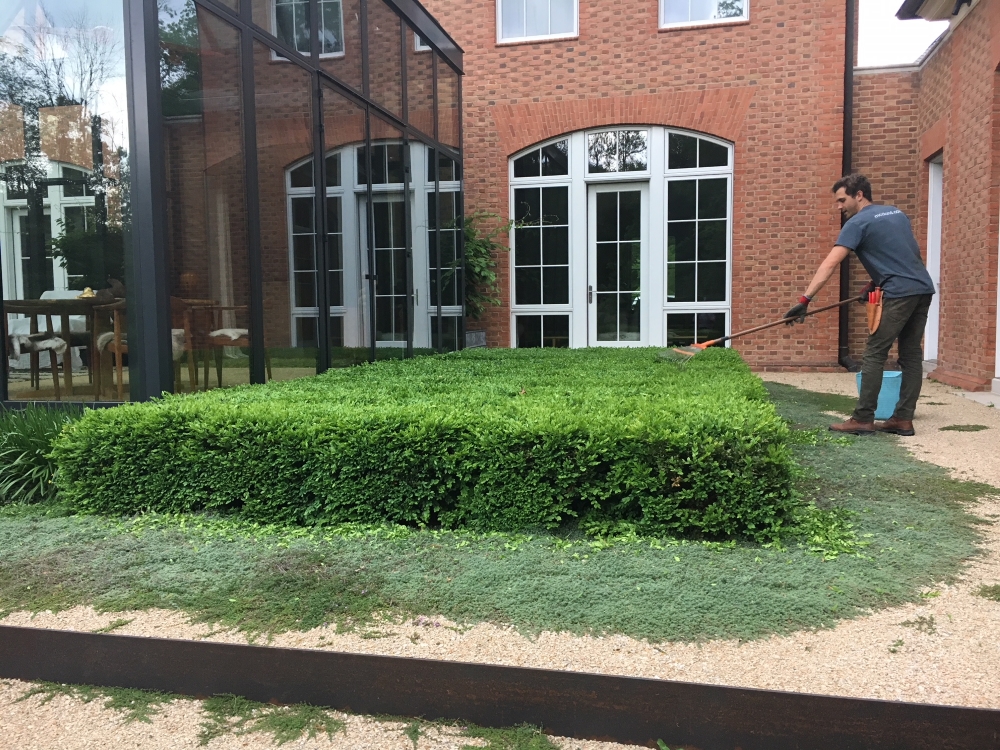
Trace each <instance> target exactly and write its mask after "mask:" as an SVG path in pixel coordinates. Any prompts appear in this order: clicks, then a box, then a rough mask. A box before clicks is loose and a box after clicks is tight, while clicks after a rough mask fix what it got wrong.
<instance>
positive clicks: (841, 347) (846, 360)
mask: <svg viewBox="0 0 1000 750" xmlns="http://www.w3.org/2000/svg"><path fill="white" fill-rule="evenodd" d="M844 25H845V27H846V28H845V35H844V148H843V163H842V164H841V174H842V175H849V174H850V173H851V171H852V170H853V165H852V161H853V157H854V39H855V28H856V26H857V5H856V0H847V13H846V23H845V24H844ZM841 221H843V217H841ZM850 286H851V258H850V256H848V257H847V258H844V260H843V261H842V262H841V264H840V300H841V302H843V301H844V300H846V299H847V298H848V297H850V296H851V291H850ZM850 319H851V314H850V305H844V306H843V307H841V308H840V311H839V318H838V331H837V340H838V352H837V362H838V363H839V364H840V366H841V367H844V368H846V369H847V371H848V372H857V371H858V370H860V369H861V366H860V365H859V364H858V363H857V361H855V360H854V358H853V357H851V343H850Z"/></svg>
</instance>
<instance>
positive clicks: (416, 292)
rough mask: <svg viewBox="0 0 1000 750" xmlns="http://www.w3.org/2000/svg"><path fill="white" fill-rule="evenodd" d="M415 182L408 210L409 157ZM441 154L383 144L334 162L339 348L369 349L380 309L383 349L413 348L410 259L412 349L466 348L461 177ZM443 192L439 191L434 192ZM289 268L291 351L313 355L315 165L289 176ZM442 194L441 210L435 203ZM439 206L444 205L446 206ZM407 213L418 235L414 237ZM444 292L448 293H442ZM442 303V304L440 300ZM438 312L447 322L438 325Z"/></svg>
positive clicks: (304, 164) (334, 307) (329, 166)
mask: <svg viewBox="0 0 1000 750" xmlns="http://www.w3.org/2000/svg"><path fill="white" fill-rule="evenodd" d="M406 148H409V158H410V166H411V172H410V174H411V178H410V179H411V182H410V186H409V187H410V194H409V205H406V203H405V201H406V196H405V191H404V188H405V183H404V169H405V164H406V159H405V149H406ZM434 153H435V151H434V150H433V149H429V148H427V147H425V146H424V145H423V144H419V143H415V142H411V143H410V144H409V145H408V146H406V145H404V144H403V143H401V142H398V141H381V142H379V141H376V142H374V143H372V146H371V153H370V154H369V153H368V152H367V151H366V149H365V147H364V145H360V144H358V145H350V146H344V147H342V148H340V149H338V150H337V151H334V152H331V153H329V154H327V156H326V183H327V184H326V189H325V201H326V203H325V207H324V210H325V212H326V214H325V223H326V229H327V235H328V239H329V241H328V247H329V251H330V253H329V255H330V262H329V268H328V283H329V298H330V320H331V324H330V331H331V343H332V345H333V346H337V347H341V346H343V347H359V346H365V345H366V343H367V341H368V340H369V339H368V334H367V331H369V330H370V329H369V325H371V324H372V323H371V321H370V317H371V312H370V311H371V309H372V307H373V308H374V313H375V318H374V328H375V331H374V332H375V339H376V344H377V345H378V346H380V347H401V346H405V345H406V339H407V330H406V325H407V324H406V304H407V295H408V291H407V272H408V265H407V263H408V260H407V257H408V254H409V255H410V256H411V257H412V278H411V279H410V283H411V284H412V288H413V289H412V291H413V315H414V318H413V342H414V346H415V347H416V348H418V349H431V348H434V349H436V348H437V347H438V331H439V329H440V332H441V342H442V346H443V348H445V349H457V348H458V335H459V331H460V330H461V325H460V321H461V315H462V298H461V296H460V295H461V283H460V275H459V273H458V265H459V257H460V254H459V249H460V245H459V242H460V239H461V238H460V236H459V235H460V232H461V223H460V222H461V215H462V206H461V182H460V180H461V175H460V174H459V169H458V165H457V164H456V163H455V162H454V161H452V160H451V159H450V158H448V157H447V156H445V155H443V154H441V155H440V156H439V160H438V165H437V171H436V172H435V164H434ZM369 165H370V168H371V175H370V178H371V179H370V182H371V186H370V189H371V200H372V222H371V228H372V237H371V248H370V251H371V255H372V256H373V258H374V266H375V267H374V275H375V284H374V305H373V306H370V305H369V297H368V295H369V294H370V286H369V284H368V283H367V281H366V277H367V275H368V274H369V273H370V271H369V243H368V231H369V229H368V222H367V218H366V217H367V214H366V202H367V200H368V190H369V185H368V183H369V174H368V171H369ZM436 186H437V187H438V188H439V190H438V191H437V192H436V191H435V187H436ZM285 188H286V198H287V206H286V213H287V216H288V259H289V271H290V275H291V278H290V280H289V281H290V286H291V294H290V304H291V317H292V331H291V335H292V342H293V346H296V347H301V346H314V345H315V343H314V342H315V341H316V337H317V330H318V326H317V317H318V316H319V307H318V290H317V283H318V281H319V274H320V272H319V263H318V254H317V246H316V225H317V222H316V221H315V215H314V214H315V209H314V205H315V192H316V191H315V189H314V188H313V163H312V159H311V158H308V159H305V160H303V161H300V162H297V163H295V164H292V165H291V166H290V167H288V169H287V170H286V175H285ZM438 195H440V201H438V198H437V196H438ZM439 204H440V205H439ZM407 211H409V221H410V226H411V227H412V231H411V232H410V233H409V234H408V233H407V226H406V222H407ZM439 289H440V294H439ZM439 297H440V299H439ZM439 313H440V321H439V320H438V317H439Z"/></svg>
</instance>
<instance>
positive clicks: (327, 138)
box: [315, 86, 369, 367]
mask: <svg viewBox="0 0 1000 750" xmlns="http://www.w3.org/2000/svg"><path fill="white" fill-rule="evenodd" d="M322 93H323V100H322V101H323V126H324V127H323V137H324V144H323V150H324V151H325V153H326V155H327V156H326V184H327V188H328V189H327V198H326V232H327V258H328V259H329V267H328V269H327V273H326V278H327V283H328V284H329V287H328V290H327V295H328V299H329V302H330V306H331V307H332V308H335V309H334V310H331V318H330V322H331V325H333V326H334V328H331V330H330V342H331V345H332V346H335V347H337V348H338V351H335V352H333V353H332V355H331V357H330V365H331V366H333V367H340V366H346V365H350V364H355V363H356V362H359V361H364V360H366V359H367V358H368V356H369V352H368V349H367V347H368V343H369V342H368V341H367V339H365V337H364V335H363V331H362V322H361V321H363V320H364V319H365V317H366V316H367V309H366V304H367V303H366V300H367V299H368V297H367V296H366V295H367V292H366V287H365V286H364V283H365V282H363V280H362V270H361V269H362V268H363V266H364V264H366V263H367V260H363V259H367V253H368V251H367V248H364V249H362V245H361V231H360V230H359V228H358V214H359V210H358V202H357V198H355V196H354V195H353V193H352V192H351V191H342V190H339V189H338V188H339V186H345V187H353V185H354V183H355V176H354V174H353V169H354V166H355V164H356V158H355V153H356V147H357V145H358V144H359V143H363V142H364V139H365V112H364V109H363V108H362V107H360V106H359V105H357V104H355V103H354V102H353V101H352V100H350V99H348V98H347V97H345V96H343V95H342V94H340V93H338V92H337V91H334V90H333V89H330V88H327V87H325V86H324V87H323V90H322ZM315 315H316V316H317V317H318V315H319V310H318V309H317V310H316V312H315ZM345 347H346V349H345Z"/></svg>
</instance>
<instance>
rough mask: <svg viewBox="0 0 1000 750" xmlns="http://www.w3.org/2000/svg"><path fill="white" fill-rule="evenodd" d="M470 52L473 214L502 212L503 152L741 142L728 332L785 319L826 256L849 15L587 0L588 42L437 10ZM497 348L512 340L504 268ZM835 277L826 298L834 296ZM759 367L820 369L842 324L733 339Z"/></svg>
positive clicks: (455, 2)
mask: <svg viewBox="0 0 1000 750" xmlns="http://www.w3.org/2000/svg"><path fill="white" fill-rule="evenodd" d="M426 5H427V7H428V9H429V10H430V11H431V13H432V14H434V16H435V17H437V18H439V19H441V21H442V23H444V25H445V27H446V28H447V29H448V31H449V33H450V34H451V35H452V36H453V37H454V38H455V39H456V41H457V42H458V43H459V45H460V46H462V47H463V49H465V51H466V52H465V71H466V76H465V79H464V81H463V96H464V147H465V165H466V171H465V174H466V195H467V205H468V208H469V209H470V210H475V209H480V210H486V211H493V212H496V213H499V214H501V215H507V214H508V206H507V202H508V181H507V174H508V172H507V163H508V158H509V157H510V156H511V155H512V154H513V153H514V152H516V151H518V150H520V149H522V148H524V147H526V146H529V145H531V144H532V143H535V142H537V141H539V140H542V139H544V138H547V137H550V136H554V135H558V134H561V133H566V132H570V131H574V130H580V129H585V128H590V127H595V126H600V125H608V124H645V125H664V126H669V127H680V128H690V129H692V130H697V131H701V132H705V133H709V134H711V135H716V136H720V137H722V138H726V139H727V140H731V141H733V142H734V144H735V182H734V191H735V196H736V199H735V206H734V214H733V248H734V252H733V256H734V258H733V260H734V265H733V328H734V330H735V329H739V328H743V327H750V326H753V325H756V324H759V323H761V322H764V321H767V320H770V319H774V318H776V317H780V315H782V314H783V313H784V312H785V310H786V309H787V308H788V307H789V305H790V304H792V303H793V302H794V300H795V299H796V298H797V297H798V295H799V294H801V292H802V291H803V290H804V288H805V286H806V284H807V283H808V280H809V277H810V276H811V274H812V273H813V271H814V270H815V268H816V266H817V265H818V264H819V262H820V261H821V260H822V258H823V256H824V255H825V254H826V253H827V252H828V251H829V248H830V246H831V243H832V241H833V239H834V238H835V237H836V232H837V229H838V227H839V219H838V215H837V212H836V211H835V209H834V207H833V205H832V202H831V201H830V200H829V189H830V185H832V184H833V182H834V181H835V180H836V179H837V178H838V177H839V176H840V164H841V146H842V137H841V136H842V133H841V125H842V117H843V115H842V103H843V91H842V89H843V68H842V64H843V62H842V61H843V45H844V9H843V5H842V4H841V5H838V4H836V3H833V4H831V3H824V2H819V1H818V0H806V1H804V2H798V3H794V4H791V5H789V4H786V3H784V2H782V0H760V1H759V2H754V3H753V4H752V6H751V19H750V21H749V22H745V23H739V24H734V25H726V26H714V27H712V26H706V27H701V28H686V29H676V30H670V31H660V30H658V28H657V4H656V2H655V0H651V1H647V2H643V3H636V2H624V1H623V0H617V1H612V2H605V3H596V2H590V1H589V0H582V2H581V3H580V35H579V38H576V39H571V40H563V41H552V42H541V43H531V44H517V45H499V44H497V42H496V20H495V19H496V7H495V3H494V2H492V1H489V2H486V1H479V2H476V1H470V0H429V2H427V3H426ZM500 262H501V267H500V269H499V271H500V278H501V286H502V290H503V292H502V294H503V306H502V307H501V308H498V309H494V310H492V311H491V312H490V313H489V315H488V318H487V321H486V324H487V325H486V327H487V330H488V341H489V344H490V345H491V346H507V345H509V343H510V315H509V301H510V300H509V268H508V258H507V257H506V256H504V257H501V258H500ZM836 296H837V284H836V282H834V283H832V284H831V285H829V286H828V288H827V289H825V290H824V291H823V293H822V295H821V296H820V299H819V300H818V303H819V304H823V303H826V302H829V301H832V300H834V299H836ZM737 348H738V349H739V350H740V351H741V352H742V353H743V354H744V355H745V356H746V357H747V359H748V360H749V361H750V362H751V364H753V365H755V366H758V367H763V366H769V367H775V366H797V367H803V366H804V367H825V366H832V365H835V364H836V360H837V319H836V316H835V315H827V316H826V317H822V316H821V317H820V318H819V319H812V320H811V321H810V323H809V324H808V325H806V326H796V327H794V328H791V329H790V328H785V327H781V328H780V330H779V329H772V330H771V331H766V332H763V333H761V334H758V335H755V336H753V337H752V338H749V339H746V340H743V341H740V342H739V343H738V344H737Z"/></svg>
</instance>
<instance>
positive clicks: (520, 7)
mask: <svg viewBox="0 0 1000 750" xmlns="http://www.w3.org/2000/svg"><path fill="white" fill-rule="evenodd" d="M500 2H501V6H500V15H501V25H502V27H503V33H502V35H501V38H503V39H517V38H518V37H522V36H524V2H525V0H500Z"/></svg>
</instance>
